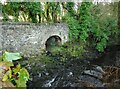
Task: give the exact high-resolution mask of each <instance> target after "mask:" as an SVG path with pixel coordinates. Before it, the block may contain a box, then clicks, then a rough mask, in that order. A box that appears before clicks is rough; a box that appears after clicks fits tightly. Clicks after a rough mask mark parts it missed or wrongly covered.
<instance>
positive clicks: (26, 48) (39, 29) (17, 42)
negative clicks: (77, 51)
mask: <svg viewBox="0 0 120 89" xmlns="http://www.w3.org/2000/svg"><path fill="white" fill-rule="evenodd" d="M1 28H2V29H1ZM1 28H0V43H1V44H0V50H7V51H12V52H20V53H22V54H37V53H38V52H39V51H40V50H41V49H45V43H46V41H47V39H48V38H50V37H51V36H59V37H60V38H61V42H62V44H63V43H64V42H66V41H68V26H67V25H66V24H65V23H55V24H33V23H2V25H1Z"/></svg>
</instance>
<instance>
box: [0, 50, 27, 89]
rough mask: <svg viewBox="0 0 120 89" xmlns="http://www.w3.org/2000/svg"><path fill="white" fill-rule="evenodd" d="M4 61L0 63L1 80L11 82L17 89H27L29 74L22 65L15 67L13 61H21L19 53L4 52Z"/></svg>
mask: <svg viewBox="0 0 120 89" xmlns="http://www.w3.org/2000/svg"><path fill="white" fill-rule="evenodd" d="M2 58H3V61H1V62H0V67H1V68H2V69H0V78H2V80H0V81H2V82H6V81H10V82H11V83H13V85H15V86H16V87H18V88H19V87H24V88H26V83H27V81H28V79H29V73H28V71H27V70H26V69H25V68H22V67H21V65H20V64H17V65H14V63H13V62H12V61H15V60H18V59H21V58H22V57H21V56H20V54H19V53H9V52H6V51H5V52H4V54H3V56H2ZM6 87H7V86H6Z"/></svg>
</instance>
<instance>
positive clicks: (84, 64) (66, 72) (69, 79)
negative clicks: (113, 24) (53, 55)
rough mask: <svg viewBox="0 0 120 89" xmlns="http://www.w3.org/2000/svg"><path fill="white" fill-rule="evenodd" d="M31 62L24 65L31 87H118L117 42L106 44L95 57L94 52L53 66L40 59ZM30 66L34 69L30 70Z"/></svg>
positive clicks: (118, 54)
mask: <svg viewBox="0 0 120 89" xmlns="http://www.w3.org/2000/svg"><path fill="white" fill-rule="evenodd" d="M93 54H94V53H93ZM95 55H98V54H95ZM56 61H57V60H56ZM34 62H35V61H34ZM34 62H32V63H31V64H27V65H26V66H25V67H26V68H27V69H28V71H29V73H30V80H29V81H28V83H27V86H28V87H27V88H28V89H29V88H31V87H38V88H40V87H52V88H55V87H57V88H60V87H105V88H106V89H112V87H118V89H119V87H120V46H112V47H108V48H107V49H106V50H105V52H104V53H102V54H100V55H98V57H96V56H94V55H93V60H91V59H90V60H89V58H85V59H84V60H83V59H79V58H75V59H74V58H71V59H69V60H67V61H66V62H58V63H57V64H55V65H52V64H50V66H52V67H49V66H48V67H47V66H46V65H45V64H42V63H40V61H36V62H35V63H34ZM24 63H25V62H24ZM24 65H25V64H24ZM33 68H34V69H35V68H36V70H32V69H33Z"/></svg>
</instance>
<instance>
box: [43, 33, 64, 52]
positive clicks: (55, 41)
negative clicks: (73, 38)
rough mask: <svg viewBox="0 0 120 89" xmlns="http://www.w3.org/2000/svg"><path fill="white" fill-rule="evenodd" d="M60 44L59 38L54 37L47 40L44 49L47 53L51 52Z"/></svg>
mask: <svg viewBox="0 0 120 89" xmlns="http://www.w3.org/2000/svg"><path fill="white" fill-rule="evenodd" d="M61 44H62V40H61V38H60V37H59V36H57V35H54V36H51V37H49V38H48V39H47V41H46V43H45V47H46V50H47V51H51V50H53V49H54V48H56V47H59V46H60V45H61Z"/></svg>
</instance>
